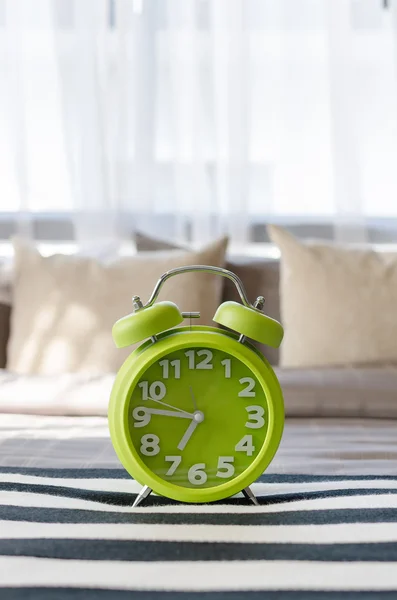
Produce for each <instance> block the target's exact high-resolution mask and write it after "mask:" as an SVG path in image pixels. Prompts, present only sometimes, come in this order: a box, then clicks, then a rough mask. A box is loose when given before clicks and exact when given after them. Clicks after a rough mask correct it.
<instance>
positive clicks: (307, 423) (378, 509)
mask: <svg viewBox="0 0 397 600" xmlns="http://www.w3.org/2000/svg"><path fill="white" fill-rule="evenodd" d="M396 458H397V449H396V434H395V422H393V421H388V420H371V419H366V420H360V419H350V420H349V419H345V420H341V419H323V420H321V419H295V420H289V421H287V423H286V430H285V435H284V438H283V441H282V444H281V447H280V451H279V453H278V454H277V455H276V458H275V460H274V461H273V463H272V465H271V466H270V468H269V469H268V470H267V472H266V473H265V474H264V475H263V476H262V477H261V478H259V480H258V481H257V482H256V483H255V484H253V486H252V489H253V491H254V492H255V493H256V495H257V497H258V499H259V501H260V506H258V507H255V506H253V505H249V504H247V503H246V501H245V500H244V499H243V498H240V497H235V498H233V499H231V500H229V501H227V502H219V503H214V504H211V505H182V504H177V503H174V502H172V501H168V500H166V499H164V498H160V497H156V496H153V495H152V496H150V497H149V499H148V500H147V501H146V504H145V505H143V506H140V507H138V508H132V504H133V501H134V499H135V496H136V493H137V491H138V490H139V487H140V486H139V485H138V484H137V483H136V482H135V481H133V480H132V479H131V478H130V477H129V476H128V475H127V474H126V473H125V471H124V469H122V468H121V467H120V465H119V463H118V461H117V458H116V456H115V454H114V452H113V449H112V447H111V444H110V440H109V437H108V432H107V423H106V419H105V418H101V417H81V418H77V417H56V416H34V415H11V414H10V415H2V416H1V419H0V497H1V501H0V521H1V523H0V598H1V600H8V599H13V600H19V599H25V598H28V599H31V600H36V599H37V600H39V599H40V600H42V599H50V598H51V599H52V598H55V599H57V598H59V599H61V598H62V599H69V598H70V599H83V598H84V599H86V598H87V599H91V598H92V599H93V598H95V599H96V598H99V599H106V600H113V599H115V600H118V599H119V598H120V599H121V598H129V599H130V598H142V599H143V600H163V599H164V600H171V599H172V600H174V599H175V600H225V599H226V598H228V599H229V598H230V599H232V600H242V599H244V600H245V599H247V600H251V599H252V600H258V599H259V598H260V599H262V598H274V599H275V598H277V599H281V600H282V599H284V598H285V599H294V600H295V599H306V598H309V599H310V598H316V599H317V598H319V599H321V598H326V599H331V598H332V599H333V598H342V599H344V598H346V599H347V598H349V599H350V598H362V597H365V598H366V599H368V598H383V597H385V598H386V597H395V595H396V594H397V568H396V562H397V495H396V492H397V461H396ZM364 591H365V592H366V594H365V595H363V592H364ZM265 592H266V593H265Z"/></svg>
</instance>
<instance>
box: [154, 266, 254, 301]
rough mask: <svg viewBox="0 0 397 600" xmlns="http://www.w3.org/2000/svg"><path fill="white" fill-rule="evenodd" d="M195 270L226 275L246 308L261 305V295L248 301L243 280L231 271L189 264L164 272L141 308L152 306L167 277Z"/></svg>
mask: <svg viewBox="0 0 397 600" xmlns="http://www.w3.org/2000/svg"><path fill="white" fill-rule="evenodd" d="M197 271H199V272H201V273H211V274H212V275H220V276H221V277H226V278H227V279H230V280H231V281H233V283H234V285H235V286H236V288H237V291H238V293H239V296H240V298H241V302H242V303H243V304H244V306H247V307H248V308H259V304H262V306H263V304H264V298H263V297H262V296H260V297H259V298H258V299H257V300H256V302H255V304H254V305H252V304H251V303H250V302H249V300H248V298H247V294H246V291H245V289H244V286H243V282H242V281H241V279H240V277H238V276H237V275H236V274H235V273H232V271H228V270H227V269H222V268H221V267H209V266H207V265H191V266H187V267H177V268H176V269H170V270H169V271H167V272H166V273H164V274H163V275H162V276H161V277H160V279H159V280H158V282H157V283H156V285H155V287H154V290H153V292H152V295H151V296H150V298H149V300H148V301H147V303H146V304H145V305H144V306H143V308H148V307H149V306H152V304H154V302H155V301H156V300H157V298H158V295H159V293H160V289H161V287H162V285H163V284H164V283H165V282H166V281H167V279H170V278H171V277H174V276H175V275H181V274H182V273H192V272H197Z"/></svg>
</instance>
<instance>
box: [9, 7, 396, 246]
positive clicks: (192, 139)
mask: <svg viewBox="0 0 397 600" xmlns="http://www.w3.org/2000/svg"><path fill="white" fill-rule="evenodd" d="M396 4H397V3H396V2H392V3H391V8H390V10H384V9H382V5H381V3H380V2H378V1H377V0H362V1H361V2H360V3H357V2H355V1H354V0H332V1H331V0H35V2H34V3H32V2H31V0H0V128H1V135H0V217H1V218H4V215H7V214H8V215H9V218H10V219H11V218H12V219H15V218H16V220H17V223H18V231H20V232H22V233H24V234H25V235H30V236H32V237H35V236H36V237H37V235H38V233H37V231H38V226H37V222H40V223H41V225H40V227H41V229H40V228H39V229H40V231H41V230H43V231H45V235H47V236H51V223H52V222H55V221H57V220H59V221H60V222H61V221H62V219H68V220H69V221H70V222H71V223H72V225H73V228H72V229H73V232H74V233H73V235H74V237H75V238H76V239H77V240H78V241H79V242H81V243H86V244H95V243H102V242H103V241H111V242H114V243H115V244H116V243H118V242H119V241H120V240H123V239H126V238H130V237H131V235H132V232H133V231H134V230H136V229H143V230H145V231H147V232H148V233H152V234H154V235H162V236H163V237H173V238H177V239H178V240H180V241H181V242H183V241H193V242H205V241H206V240H208V239H210V238H212V237H214V236H217V235H220V234H222V233H228V234H229V235H230V236H231V238H232V240H233V241H235V242H236V243H238V244H246V243H248V242H250V241H253V240H254V239H259V240H261V239H264V226H265V224H266V222H267V221H277V220H279V221H281V222H285V223H287V224H288V223H295V224H311V223H320V224H322V225H324V224H325V226H326V227H329V228H330V229H331V230H332V231H333V234H334V237H335V238H336V239H338V240H340V241H354V242H364V241H368V239H372V238H371V235H372V234H369V229H370V227H372V226H374V227H377V226H378V225H379V227H380V228H386V229H387V228H389V229H390V231H391V233H390V236H391V238H392V239H394V232H397V200H396V198H397V178H396V177H395V163H396V156H397V109H396V106H397V87H396V80H397V77H396V75H397V71H396V64H397V52H396V47H397V46H396V31H397V17H396V14H397V12H396V10H397V9H396ZM15 215H16V216H15ZM46 224H48V226H47V225H46ZM54 235H55V234H54ZM396 235H397V233H396ZM389 239H390V237H389Z"/></svg>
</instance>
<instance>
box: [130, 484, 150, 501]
mask: <svg viewBox="0 0 397 600" xmlns="http://www.w3.org/2000/svg"><path fill="white" fill-rule="evenodd" d="M151 493H152V488H150V487H149V486H148V485H144V486H143V488H142V489H141V491H140V492H139V494H138V495H137V497H136V498H135V502H134V504H133V505H132V506H138V505H139V504H140V503H141V502H143V501H144V499H145V498H147V497H148V496H149V494H151Z"/></svg>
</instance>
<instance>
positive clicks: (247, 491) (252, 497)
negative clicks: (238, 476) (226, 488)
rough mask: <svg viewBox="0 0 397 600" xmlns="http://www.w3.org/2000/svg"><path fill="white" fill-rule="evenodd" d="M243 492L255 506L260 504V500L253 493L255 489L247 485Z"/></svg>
mask: <svg viewBox="0 0 397 600" xmlns="http://www.w3.org/2000/svg"><path fill="white" fill-rule="evenodd" d="M243 494H244V496H245V498H247V500H251V502H252V503H253V504H255V506H259V502H258V500H257V499H256V497H255V494H254V493H253V491H252V490H251V488H249V487H246V488H244V489H243Z"/></svg>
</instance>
